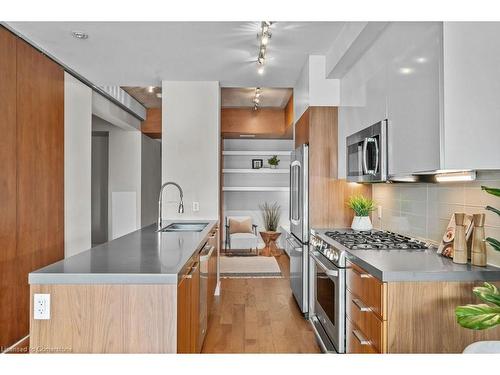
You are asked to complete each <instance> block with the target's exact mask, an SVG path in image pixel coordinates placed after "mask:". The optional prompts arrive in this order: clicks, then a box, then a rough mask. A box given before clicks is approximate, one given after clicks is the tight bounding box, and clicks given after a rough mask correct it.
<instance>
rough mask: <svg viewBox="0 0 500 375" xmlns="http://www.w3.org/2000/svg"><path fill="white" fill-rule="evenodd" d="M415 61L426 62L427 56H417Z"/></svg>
mask: <svg viewBox="0 0 500 375" xmlns="http://www.w3.org/2000/svg"><path fill="white" fill-rule="evenodd" d="M417 62H418V63H419V64H423V63H425V62H427V57H417Z"/></svg>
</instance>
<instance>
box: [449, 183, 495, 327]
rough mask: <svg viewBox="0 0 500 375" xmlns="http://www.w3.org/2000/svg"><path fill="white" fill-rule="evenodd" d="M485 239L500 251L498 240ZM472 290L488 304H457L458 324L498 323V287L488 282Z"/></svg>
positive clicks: (491, 325)
mask: <svg viewBox="0 0 500 375" xmlns="http://www.w3.org/2000/svg"><path fill="white" fill-rule="evenodd" d="M481 189H482V190H484V191H486V192H487V193H489V194H491V195H494V196H497V197H500V189H496V188H490V187H487V186H481ZM486 209H487V210H488V211H492V212H494V213H496V214H497V215H500V210H498V209H496V208H494V207H491V206H486ZM485 241H486V242H488V243H489V244H490V245H491V247H493V249H495V250H497V251H500V241H498V240H496V239H494V238H491V237H487V238H486V240H485ZM472 292H473V293H474V294H475V295H476V296H477V297H479V298H480V299H482V300H483V301H484V302H488V303H489V304H485V303H482V304H479V305H465V306H458V307H457V308H456V309H455V316H456V317H457V322H458V324H460V325H461V326H462V327H464V328H470V329H476V330H480V329H487V328H492V327H495V326H497V325H499V324H500V292H499V291H498V288H497V287H496V286H494V285H492V284H490V283H484V286H480V287H475V288H473V289H472Z"/></svg>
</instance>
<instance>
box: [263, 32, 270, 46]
mask: <svg viewBox="0 0 500 375" xmlns="http://www.w3.org/2000/svg"><path fill="white" fill-rule="evenodd" d="M270 37H271V36H270V35H269V34H268V33H264V34H263V35H262V37H261V40H260V41H261V43H262V45H263V46H267V43H269V38H270Z"/></svg>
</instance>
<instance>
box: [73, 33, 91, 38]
mask: <svg viewBox="0 0 500 375" xmlns="http://www.w3.org/2000/svg"><path fill="white" fill-rule="evenodd" d="M71 35H73V38H76V39H88V38H89V34H87V33H84V32H83V31H72V32H71Z"/></svg>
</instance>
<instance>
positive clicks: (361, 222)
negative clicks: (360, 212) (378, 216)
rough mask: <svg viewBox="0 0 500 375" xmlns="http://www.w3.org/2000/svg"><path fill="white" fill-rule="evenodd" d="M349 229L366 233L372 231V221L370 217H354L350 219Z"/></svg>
mask: <svg viewBox="0 0 500 375" xmlns="http://www.w3.org/2000/svg"><path fill="white" fill-rule="evenodd" d="M351 228H352V229H353V230H359V231H368V230H372V229H373V225H372V221H371V220H370V216H354V219H352V225H351Z"/></svg>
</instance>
